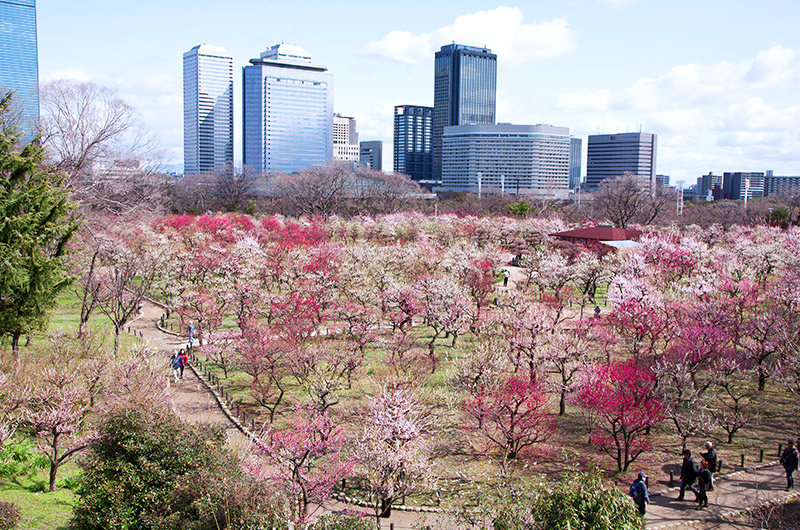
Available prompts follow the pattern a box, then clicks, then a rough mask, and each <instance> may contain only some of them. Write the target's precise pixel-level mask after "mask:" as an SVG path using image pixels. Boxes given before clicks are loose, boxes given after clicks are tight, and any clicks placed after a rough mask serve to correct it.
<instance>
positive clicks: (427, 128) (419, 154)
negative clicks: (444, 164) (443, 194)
mask: <svg viewBox="0 0 800 530" xmlns="http://www.w3.org/2000/svg"><path fill="white" fill-rule="evenodd" d="M393 153H394V172H395V173H402V174H404V175H408V176H409V177H411V178H412V179H413V180H414V181H416V182H418V183H420V184H423V185H425V186H426V187H428V188H430V187H432V186H433V182H434V181H433V107H421V106H419V105H398V106H397V107H395V108H394V151H393Z"/></svg>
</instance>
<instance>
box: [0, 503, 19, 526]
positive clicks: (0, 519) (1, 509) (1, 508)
mask: <svg viewBox="0 0 800 530" xmlns="http://www.w3.org/2000/svg"><path fill="white" fill-rule="evenodd" d="M19 520H20V514H19V507H17V505H16V504H14V503H13V502H0V530H11V529H12V528H16V527H17V525H18V524H19Z"/></svg>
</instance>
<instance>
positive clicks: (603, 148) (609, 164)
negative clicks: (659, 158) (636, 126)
mask: <svg viewBox="0 0 800 530" xmlns="http://www.w3.org/2000/svg"><path fill="white" fill-rule="evenodd" d="M656 144H657V138H656V135H655V134H649V133H620V134H596V135H590V136H589V142H588V146H587V157H586V158H587V160H586V187H587V188H594V189H596V188H597V187H598V186H599V185H600V183H601V182H602V181H603V180H605V179H612V178H616V177H621V176H622V175H624V174H625V173H632V174H634V175H636V176H638V177H639V178H642V179H646V180H647V181H649V182H650V183H651V185H653V186H655V184H656V147H657V145H656Z"/></svg>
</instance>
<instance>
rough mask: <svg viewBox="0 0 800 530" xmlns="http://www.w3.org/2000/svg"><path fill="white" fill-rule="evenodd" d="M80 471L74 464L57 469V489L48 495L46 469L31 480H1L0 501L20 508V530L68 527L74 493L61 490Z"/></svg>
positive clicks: (49, 529) (73, 502) (47, 471)
mask: <svg viewBox="0 0 800 530" xmlns="http://www.w3.org/2000/svg"><path fill="white" fill-rule="evenodd" d="M79 472H80V471H79V470H78V468H77V466H76V465H75V464H73V463H70V464H67V465H65V466H64V467H62V468H61V469H59V472H58V476H59V479H58V480H57V486H58V489H57V491H56V492H55V493H47V492H46V490H47V487H48V483H49V480H50V479H49V470H48V469H43V470H41V471H39V473H38V474H37V475H35V476H33V477H24V476H23V477H17V482H14V481H11V480H7V479H0V499H3V501H5V502H13V503H14V504H16V505H17V506H18V507H19V510H20V515H21V516H22V518H21V519H20V523H19V526H18V527H17V528H18V529H19V530H23V529H24V530H28V529H30V530H34V529H35V530H56V529H67V528H69V521H70V519H72V510H73V507H74V505H75V501H76V496H75V494H74V493H73V492H72V491H71V490H69V489H67V488H66V487H64V484H65V482H66V483H69V482H70V479H72V478H74V477H75V476H76V475H77V474H78V473H79Z"/></svg>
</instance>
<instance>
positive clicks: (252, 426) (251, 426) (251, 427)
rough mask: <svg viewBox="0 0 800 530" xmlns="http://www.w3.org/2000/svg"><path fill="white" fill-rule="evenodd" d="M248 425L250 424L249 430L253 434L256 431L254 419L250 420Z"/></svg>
mask: <svg viewBox="0 0 800 530" xmlns="http://www.w3.org/2000/svg"><path fill="white" fill-rule="evenodd" d="M250 423H251V425H250V430H251V431H253V432H255V431H256V419H255V418H252V419H251V420H250Z"/></svg>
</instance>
